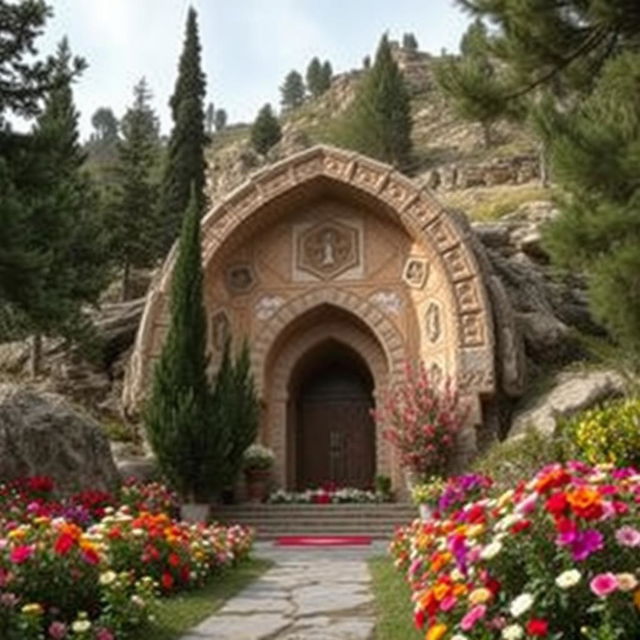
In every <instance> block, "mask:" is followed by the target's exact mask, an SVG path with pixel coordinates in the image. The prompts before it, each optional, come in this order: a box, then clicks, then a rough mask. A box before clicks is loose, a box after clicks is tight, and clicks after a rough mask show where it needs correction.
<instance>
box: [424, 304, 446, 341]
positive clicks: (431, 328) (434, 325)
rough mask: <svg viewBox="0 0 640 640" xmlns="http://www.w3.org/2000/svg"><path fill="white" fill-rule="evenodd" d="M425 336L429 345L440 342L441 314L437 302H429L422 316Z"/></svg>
mask: <svg viewBox="0 0 640 640" xmlns="http://www.w3.org/2000/svg"><path fill="white" fill-rule="evenodd" d="M424 324H425V334H426V337H427V340H428V341H429V342H430V343H431V344H435V343H436V342H438V340H440V336H441V335H442V313H441V311H440V304H439V303H438V302H435V301H434V302H431V303H429V306H428V307H427V310H426V312H425V314H424Z"/></svg>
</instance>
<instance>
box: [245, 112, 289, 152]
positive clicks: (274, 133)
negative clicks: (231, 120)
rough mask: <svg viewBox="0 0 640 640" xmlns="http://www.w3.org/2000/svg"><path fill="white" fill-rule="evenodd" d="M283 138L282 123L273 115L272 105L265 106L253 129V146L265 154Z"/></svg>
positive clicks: (259, 113)
mask: <svg viewBox="0 0 640 640" xmlns="http://www.w3.org/2000/svg"><path fill="white" fill-rule="evenodd" d="M281 137H282V131H281V129H280V123H279V122H278V119H277V118H276V117H275V115H273V110H272V109H271V105H270V104H265V105H264V106H263V107H262V108H261V109H260V111H259V112H258V116H257V117H256V120H255V122H254V123H253V125H252V127H251V145H252V146H253V148H254V149H255V150H256V151H257V152H258V153H262V154H265V153H267V151H269V149H271V147H273V145H274V144H276V142H278V141H279V140H280V138H281Z"/></svg>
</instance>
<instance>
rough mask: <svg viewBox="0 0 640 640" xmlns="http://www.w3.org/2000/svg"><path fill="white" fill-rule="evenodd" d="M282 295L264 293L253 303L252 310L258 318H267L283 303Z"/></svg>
mask: <svg viewBox="0 0 640 640" xmlns="http://www.w3.org/2000/svg"><path fill="white" fill-rule="evenodd" d="M284 302H285V300H284V298H283V297H282V296H275V295H269V294H267V295H264V296H262V297H261V298H260V299H259V300H258V301H257V302H256V304H255V307H254V310H255V312H256V317H257V318H258V320H268V319H269V318H270V317H271V316H272V315H274V314H275V313H276V311H278V309H279V308H280V307H281V306H282V305H283V304H284Z"/></svg>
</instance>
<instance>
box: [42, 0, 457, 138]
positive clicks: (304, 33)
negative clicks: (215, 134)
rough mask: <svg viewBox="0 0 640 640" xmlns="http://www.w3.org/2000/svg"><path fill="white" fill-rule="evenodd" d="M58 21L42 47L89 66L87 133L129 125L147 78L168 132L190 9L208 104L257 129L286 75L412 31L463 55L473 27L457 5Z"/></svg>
mask: <svg viewBox="0 0 640 640" xmlns="http://www.w3.org/2000/svg"><path fill="white" fill-rule="evenodd" d="M49 4H50V5H51V6H52V8H53V11H54V16H53V17H52V18H50V19H49V21H48V23H47V25H46V27H45V33H44V34H43V36H41V37H40V38H39V39H38V41H37V46H38V49H39V51H40V54H46V53H51V52H53V51H54V50H55V46H56V43H57V42H59V40H60V39H61V38H62V37H63V36H65V35H66V36H68V38H69V42H70V45H71V49H72V51H73V53H74V54H75V55H80V56H82V57H84V58H85V59H86V61H87V62H88V64H89V67H88V69H87V70H86V71H85V72H84V73H83V75H82V77H81V78H80V79H79V80H78V81H77V82H76V84H75V86H74V95H75V101H76V106H77V108H78V109H79V111H80V113H81V121H80V127H81V134H82V137H83V138H87V137H88V136H89V134H90V133H91V130H92V127H91V115H92V114H93V113H94V112H95V110H96V109H97V108H98V107H102V106H105V107H110V108H111V109H113V111H114V113H115V115H116V117H118V118H119V117H121V116H122V115H123V114H124V111H125V109H126V107H127V105H128V104H129V103H130V102H131V99H132V90H133V86H134V84H135V83H136V82H137V81H138V80H139V79H140V78H141V77H142V76H145V77H146V79H147V81H148V84H149V86H150V88H151V90H152V92H153V94H154V99H153V107H154V108H155V110H156V112H157V113H158V115H159V116H160V121H161V126H162V132H163V133H169V131H170V128H171V121H170V116H169V111H168V107H167V102H168V99H169V96H170V95H171V93H172V91H173V86H174V83H175V77H176V72H177V64H178V58H179V56H180V51H181V49H182V43H183V39H184V25H185V21H186V14H187V9H188V7H189V5H190V4H191V5H193V6H194V7H195V8H196V10H197V12H198V23H199V32H200V41H201V44H202V66H203V70H204V72H205V74H206V76H207V102H209V101H211V102H213V103H214V105H215V106H216V108H224V109H226V111H227V113H228V115H229V122H242V121H243V122H251V121H252V120H253V119H254V117H255V115H256V113H257V111H258V109H259V108H260V107H261V106H262V105H263V104H264V103H266V102H271V103H272V104H273V105H274V106H277V105H279V99H280V94H279V87H280V86H281V84H282V81H283V79H284V77H285V76H286V74H287V73H288V72H289V71H291V70H292V69H297V70H298V71H300V72H301V73H302V74H303V75H304V72H305V69H306V67H307V64H308V63H309V60H310V59H311V58H312V57H313V56H318V57H319V58H320V59H321V60H325V59H328V60H329V61H330V62H331V64H332V66H333V69H334V71H335V72H336V73H340V72H343V71H348V70H350V69H353V68H357V67H360V66H361V64H362V59H363V58H364V56H365V55H367V54H371V55H373V54H374V52H375V48H376V46H377V43H378V41H379V39H380V36H381V35H382V33H383V32H385V31H387V32H388V33H389V36H390V38H391V39H401V37H402V34H403V33H405V32H413V33H414V34H415V35H416V37H417V39H418V42H419V45H420V48H421V49H422V50H425V51H429V52H431V53H435V54H437V53H439V52H440V51H441V49H442V48H446V49H447V50H449V51H455V50H457V46H458V42H459V40H460V36H461V35H462V32H463V31H464V29H465V28H466V25H467V24H468V21H469V18H468V16H466V15H465V14H463V13H462V12H461V11H460V9H459V8H457V7H456V6H454V3H453V0H191V1H190V0H49Z"/></svg>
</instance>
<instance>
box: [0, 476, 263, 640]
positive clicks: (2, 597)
mask: <svg viewBox="0 0 640 640" xmlns="http://www.w3.org/2000/svg"><path fill="white" fill-rule="evenodd" d="M176 504H177V503H176V499H175V496H174V494H172V493H171V492H170V491H168V490H167V489H166V488H165V487H164V486H162V485H160V484H149V485H141V484H135V483H128V484H126V485H125V487H124V488H123V489H122V492H121V495H119V496H118V497H117V498H116V497H114V496H111V495H109V494H107V493H103V492H99V491H85V492H82V493H79V494H77V495H74V496H71V497H70V498H68V499H65V500H56V499H55V498H54V486H53V483H52V481H51V480H49V479H48V478H26V479H24V480H21V481H16V482H13V483H10V484H3V485H0V638H2V639H3V640H36V639H37V640H41V639H47V640H48V639H52V640H61V639H63V638H74V639H76V638H78V639H83V640H127V639H130V638H131V639H132V638H136V639H138V638H144V637H147V635H146V631H148V629H149V628H150V625H151V624H152V623H153V621H154V611H155V610H156V608H157V607H158V602H159V599H160V598H163V597H166V596H170V595H173V594H175V593H178V592H180V591H183V590H186V589H191V588H194V587H199V586H202V585H203V584H205V583H206V582H207V581H208V580H209V579H210V578H211V577H212V576H213V575H214V574H216V573H218V572H220V571H222V570H223V569H225V568H228V567H231V566H233V565H235V564H236V563H238V562H240V561H241V560H243V559H244V558H246V557H247V556H248V555H249V552H250V550H251V547H252V542H253V531H251V530H250V529H247V528H244V527H240V526H231V527H223V526H220V525H216V524H213V525H203V524H189V523H186V522H181V521H179V520H177V519H176V518H175V517H174V514H175V510H176Z"/></svg>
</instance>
